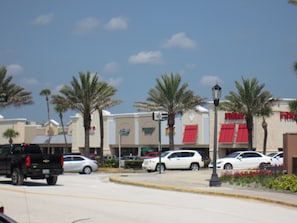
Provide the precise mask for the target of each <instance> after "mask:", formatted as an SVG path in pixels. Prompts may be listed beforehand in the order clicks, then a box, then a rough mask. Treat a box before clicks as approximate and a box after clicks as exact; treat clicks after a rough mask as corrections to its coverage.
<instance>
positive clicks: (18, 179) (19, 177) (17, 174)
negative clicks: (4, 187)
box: [11, 168, 24, 185]
mask: <svg viewBox="0 0 297 223" xmlns="http://www.w3.org/2000/svg"><path fill="white" fill-rule="evenodd" d="M11 180H12V184H13V185H22V184H23V183H24V175H23V174H22V173H21V171H20V170H19V169H18V168H15V169H13V171H12V175H11Z"/></svg>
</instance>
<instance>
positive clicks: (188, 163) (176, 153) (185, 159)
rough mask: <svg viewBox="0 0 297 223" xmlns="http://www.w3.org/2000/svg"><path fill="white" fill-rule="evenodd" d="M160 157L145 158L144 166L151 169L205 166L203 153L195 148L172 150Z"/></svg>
mask: <svg viewBox="0 0 297 223" xmlns="http://www.w3.org/2000/svg"><path fill="white" fill-rule="evenodd" d="M159 161H160V160H159V157H155V158H150V159H145V160H144V161H143V163H142V168H143V169H145V170H147V171H148V172H151V171H161V172H163V171H164V170H165V169H191V170H199V169H200V167H203V166H204V162H203V161H202V157H201V155H200V154H199V153H198V152H197V151H195V150H170V151H166V152H164V153H162V154H161V162H159ZM159 168H160V169H159Z"/></svg>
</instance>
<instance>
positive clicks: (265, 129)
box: [262, 117, 268, 155]
mask: <svg viewBox="0 0 297 223" xmlns="http://www.w3.org/2000/svg"><path fill="white" fill-rule="evenodd" d="M262 128H263V130H264V141H263V154H264V155H266V149H267V135H268V131H267V122H266V120H265V118H264V117H263V121H262Z"/></svg>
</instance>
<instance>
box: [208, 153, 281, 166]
mask: <svg viewBox="0 0 297 223" xmlns="http://www.w3.org/2000/svg"><path fill="white" fill-rule="evenodd" d="M282 157H283V152H278V153H273V154H270V155H268V156H266V155H263V154H262V153H259V152H256V151H237V152H233V153H230V154H229V155H227V156H225V157H223V158H219V159H217V162H216V167H217V169H224V170H232V169H252V168H260V169H264V168H266V167H268V166H274V165H277V166H280V165H282V164H283V159H282ZM213 165H214V163H213V161H212V162H210V163H209V165H208V167H209V168H213Z"/></svg>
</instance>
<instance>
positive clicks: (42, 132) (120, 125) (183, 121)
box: [0, 98, 297, 157]
mask: <svg viewBox="0 0 297 223" xmlns="http://www.w3.org/2000/svg"><path fill="white" fill-rule="evenodd" d="M291 100H293V99H285V98H283V99H279V101H278V102H277V103H276V104H275V105H274V106H273V114H272V115H271V116H270V117H265V120H266V122H267V129H268V135H267V153H270V152H275V151H280V150H283V135H284V134H285V133H296V132H297V124H296V121H295V115H294V114H292V113H291V112H290V111H289V107H288V103H289V101H291ZM217 114H218V116H217V117H218V119H217V121H218V122H217V132H216V136H217V147H218V156H219V157H222V156H224V155H226V154H228V153H230V152H232V151H235V150H244V149H247V148H248V137H247V129H246V124H245V118H244V115H242V114H240V113H234V112H227V111H222V110H218V113H217ZM91 120H92V121H91V127H90V148H91V153H95V154H96V153H98V152H99V150H100V149H101V148H100V139H101V136H100V130H99V126H100V121H99V116H98V112H94V113H93V114H92V117H91ZM262 121H263V117H254V128H253V149H254V150H256V151H259V152H263V141H264V130H263V128H262ZM103 122H104V123H103V126H104V134H103V140H104V146H103V152H104V155H105V156H110V155H112V156H113V155H115V156H118V155H119V152H120V153H121V156H126V155H135V156H140V155H143V154H144V153H146V152H147V151H158V149H159V147H160V148H161V149H162V150H169V149H172V148H169V135H168V133H169V131H168V127H167V121H166V120H164V121H155V120H153V118H152V112H137V113H124V114H111V113H110V112H108V111H104V114H103ZM214 125H215V123H214V105H213V103H212V102H209V103H208V104H207V106H205V107H201V106H197V107H196V109H194V110H189V111H186V112H184V113H183V114H182V115H177V116H176V117H175V126H174V149H194V150H199V151H203V152H205V154H207V155H209V156H210V157H212V153H213V147H214V136H215V132H214V129H215V128H214ZM49 127H50V128H49ZM8 128H12V129H14V130H15V131H17V132H18V133H19V135H18V136H17V137H16V138H14V139H13V141H14V143H37V144H39V145H40V146H41V147H42V149H43V151H45V152H51V153H57V152H62V153H83V150H84V127H83V118H82V115H81V114H76V115H74V116H72V117H70V121H69V122H68V123H67V124H66V128H65V133H66V134H65V135H66V137H64V134H63V130H62V128H61V124H59V123H58V122H57V121H55V120H51V121H50V122H47V123H44V124H42V125H41V124H36V123H32V122H28V120H27V119H25V118H16V119H5V117H1V118H0V140H1V142H0V144H6V143H8V139H6V138H4V137H3V132H5V131H6V130H7V129H8ZM49 129H52V131H49ZM49 133H50V134H49Z"/></svg>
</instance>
